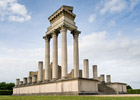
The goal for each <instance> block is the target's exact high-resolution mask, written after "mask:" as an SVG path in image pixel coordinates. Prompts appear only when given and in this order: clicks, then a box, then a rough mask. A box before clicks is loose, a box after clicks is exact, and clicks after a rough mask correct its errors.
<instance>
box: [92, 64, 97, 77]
mask: <svg viewBox="0 0 140 100" xmlns="http://www.w3.org/2000/svg"><path fill="white" fill-rule="evenodd" d="M93 79H98V71H97V65H93Z"/></svg>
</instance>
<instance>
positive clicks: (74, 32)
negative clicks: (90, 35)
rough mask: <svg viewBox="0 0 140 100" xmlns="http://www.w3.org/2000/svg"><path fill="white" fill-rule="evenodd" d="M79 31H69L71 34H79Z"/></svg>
mask: <svg viewBox="0 0 140 100" xmlns="http://www.w3.org/2000/svg"><path fill="white" fill-rule="evenodd" d="M80 33H81V31H78V30H73V31H71V34H73V35H79V34H80Z"/></svg>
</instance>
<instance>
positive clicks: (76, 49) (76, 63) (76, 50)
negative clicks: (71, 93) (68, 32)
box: [73, 32, 79, 78]
mask: <svg viewBox="0 0 140 100" xmlns="http://www.w3.org/2000/svg"><path fill="white" fill-rule="evenodd" d="M78 35H79V34H78V33H77V32H75V33H73V65H74V78H77V77H79V46H78Z"/></svg>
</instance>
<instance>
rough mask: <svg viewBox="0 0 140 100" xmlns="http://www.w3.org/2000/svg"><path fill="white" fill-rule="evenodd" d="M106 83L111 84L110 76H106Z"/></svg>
mask: <svg viewBox="0 0 140 100" xmlns="http://www.w3.org/2000/svg"><path fill="white" fill-rule="evenodd" d="M106 82H107V83H111V75H106Z"/></svg>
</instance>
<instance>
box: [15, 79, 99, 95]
mask: <svg viewBox="0 0 140 100" xmlns="http://www.w3.org/2000/svg"><path fill="white" fill-rule="evenodd" d="M41 93H42V94H55V95H59V94H63V93H66V94H68V95H69V94H75V93H76V94H88V93H89V94H97V93H98V82H97V80H93V79H83V78H76V79H67V80H63V81H59V80H58V81H55V82H50V83H47V84H43V83H42V84H39V85H38V84H36V85H30V86H22V87H17V88H16V87H15V88H14V89H13V94H14V95H24V94H41Z"/></svg>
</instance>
